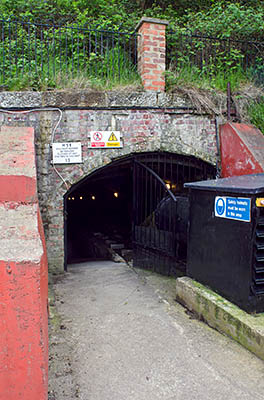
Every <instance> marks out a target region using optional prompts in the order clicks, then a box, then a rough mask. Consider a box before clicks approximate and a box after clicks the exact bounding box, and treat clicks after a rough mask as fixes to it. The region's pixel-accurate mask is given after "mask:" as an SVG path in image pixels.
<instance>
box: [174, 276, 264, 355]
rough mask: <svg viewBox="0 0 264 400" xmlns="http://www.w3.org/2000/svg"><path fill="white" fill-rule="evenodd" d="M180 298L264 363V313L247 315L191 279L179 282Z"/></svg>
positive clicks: (177, 287) (177, 291)
mask: <svg viewBox="0 0 264 400" xmlns="http://www.w3.org/2000/svg"><path fill="white" fill-rule="evenodd" d="M176 296H177V299H178V300H179V301H180V302H181V303H182V304H184V305H185V306H186V307H187V308H188V309H190V310H191V311H192V312H194V313H195V314H196V315H198V316H199V318H200V319H202V320H204V321H205V322H207V323H208V325H210V326H211V327H213V328H215V329H217V330H218V331H220V332H222V333H225V334H227V335H228V336H230V337H231V338H233V339H234V340H236V341H237V342H238V343H240V344H241V345H242V346H244V347H245V348H247V349H248V350H250V351H252V352H253V353H255V354H256V355H257V356H258V357H260V358H262V359H263V360H264V313H262V314H258V315H256V314H252V315H251V314H248V313H246V312H245V311H243V310H241V309H240V308H239V307H237V306H236V305H235V304H232V303H231V302H230V301H228V300H226V299H224V298H223V297H222V296H220V295H218V294H217V293H215V292H213V291H212V290H211V289H209V288H207V287H205V286H203V285H202V284H201V283H198V282H196V281H194V280H192V279H190V278H187V277H183V278H178V279H177V281H176Z"/></svg>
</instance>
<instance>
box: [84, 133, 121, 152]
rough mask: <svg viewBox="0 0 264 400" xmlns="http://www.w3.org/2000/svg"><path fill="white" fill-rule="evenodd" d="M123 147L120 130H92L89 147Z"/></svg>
mask: <svg viewBox="0 0 264 400" xmlns="http://www.w3.org/2000/svg"><path fill="white" fill-rule="evenodd" d="M120 147H123V143H122V141H121V135H120V131H91V132H90V144H89V148H92V149H94V148H97V149H102V148H103V149H105V148H112V149H113V148H120Z"/></svg>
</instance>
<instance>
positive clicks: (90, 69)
mask: <svg viewBox="0 0 264 400" xmlns="http://www.w3.org/2000/svg"><path fill="white" fill-rule="evenodd" d="M136 62H137V35H136V34H135V33H128V32H122V31H120V30H117V31H114V30H113V31H111V30H105V29H100V28H99V27H96V28H92V27H91V26H79V25H72V26H61V25H58V24H55V23H41V22H30V21H25V20H15V19H12V20H11V19H10V20H4V19H0V84H2V85H4V84H5V83H6V82H8V81H9V80H10V79H14V78H22V77H25V76H28V77H31V78H35V79H42V80H43V79H46V80H48V81H49V80H51V81H52V80H54V79H55V78H56V76H58V75H61V76H64V77H65V78H66V79H67V78H71V77H77V76H79V75H84V76H86V77H87V78H89V77H90V78H96V79H97V78H103V79H111V80H116V81H120V80H121V79H122V78H127V79H129V77H130V75H131V74H133V73H135V71H136Z"/></svg>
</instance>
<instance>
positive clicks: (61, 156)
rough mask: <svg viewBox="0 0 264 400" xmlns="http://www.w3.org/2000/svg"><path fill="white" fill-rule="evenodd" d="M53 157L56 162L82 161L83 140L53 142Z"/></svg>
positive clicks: (71, 162) (70, 162) (72, 162)
mask: <svg viewBox="0 0 264 400" xmlns="http://www.w3.org/2000/svg"><path fill="white" fill-rule="evenodd" d="M52 159H53V163H54V164H75V163H76V164H77V163H82V144H81V142H67V143H53V144H52Z"/></svg>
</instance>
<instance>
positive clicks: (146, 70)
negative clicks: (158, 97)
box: [136, 17, 168, 92]
mask: <svg viewBox="0 0 264 400" xmlns="http://www.w3.org/2000/svg"><path fill="white" fill-rule="evenodd" d="M167 25H168V22H167V21H164V20H160V19H157V18H147V17H143V18H141V20H140V22H139V23H138V25H137V27H136V31H137V32H138V33H139V36H138V72H139V74H140V76H141V79H142V83H143V86H144V89H145V90H154V91H159V92H164V90H165V77H164V72H165V61H166V59H165V54H166V37H165V31H166V26H167Z"/></svg>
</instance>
